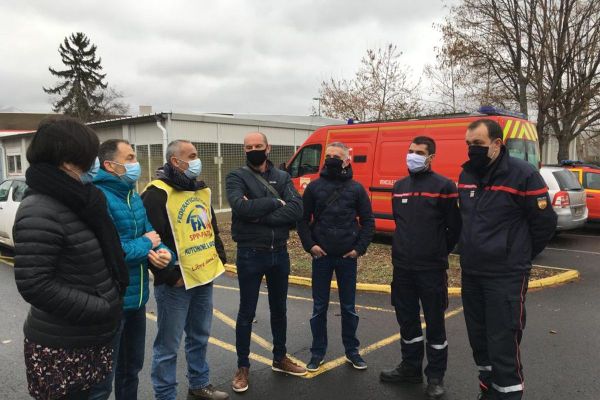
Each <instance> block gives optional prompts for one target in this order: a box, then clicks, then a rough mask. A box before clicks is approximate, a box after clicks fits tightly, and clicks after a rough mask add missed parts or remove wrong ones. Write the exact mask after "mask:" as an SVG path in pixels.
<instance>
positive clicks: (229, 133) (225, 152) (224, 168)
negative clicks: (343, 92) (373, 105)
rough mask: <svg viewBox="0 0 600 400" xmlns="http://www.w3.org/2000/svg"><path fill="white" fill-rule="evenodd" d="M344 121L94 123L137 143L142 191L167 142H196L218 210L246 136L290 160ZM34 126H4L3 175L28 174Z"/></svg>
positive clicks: (219, 117)
mask: <svg viewBox="0 0 600 400" xmlns="http://www.w3.org/2000/svg"><path fill="white" fill-rule="evenodd" d="M340 123H344V121H340V120H335V119H329V118H322V117H317V116H285V115H248V114H244V115H239V114H237V115H236V114H179V113H156V114H146V115H139V116H134V117H126V118H118V119H113V120H107V121H99V122H94V123H90V124H89V125H90V126H91V127H92V128H93V129H94V130H95V131H96V133H97V134H98V137H99V138H100V141H101V142H102V141H105V140H108V139H125V140H128V141H129V142H130V143H132V144H133V145H134V146H135V150H136V153H137V156H138V159H139V162H140V164H141V166H142V176H141V178H140V181H139V184H138V189H139V190H140V191H141V190H143V188H144V187H145V186H146V184H147V183H148V182H149V181H150V180H151V179H152V178H153V177H154V175H155V172H156V169H157V168H158V167H160V166H161V165H162V164H163V162H164V152H165V150H166V145H167V144H168V143H169V142H170V141H172V140H175V139H185V140H189V141H191V142H193V143H194V144H195V145H196V147H197V149H198V154H199V157H200V159H201V160H202V175H201V179H202V180H204V181H205V182H206V184H207V185H208V186H209V187H210V188H211V189H212V191H213V204H214V207H215V209H227V208H228V207H229V206H228V204H227V199H226V196H225V177H226V176H227V174H228V173H229V172H230V171H231V170H233V169H235V168H237V167H239V166H241V165H244V163H245V155H244V150H243V138H244V135H246V134H247V133H248V132H253V131H260V132H263V133H264V134H265V135H267V137H268V139H269V144H271V145H272V150H271V155H270V159H271V161H273V163H274V164H275V165H278V164H279V163H282V162H284V161H287V160H289V158H290V157H291V156H292V155H293V154H294V152H295V151H296V149H297V148H298V147H299V146H300V145H301V144H302V143H303V142H304V141H305V140H306V138H307V137H308V136H309V135H310V134H311V133H312V132H313V131H314V130H316V129H317V128H319V127H321V126H324V125H333V124H340ZM32 136H33V132H32V131H0V152H2V154H5V155H6V156H5V157H2V160H3V166H4V168H2V175H3V176H2V178H6V177H7V176H12V175H23V174H24V173H25V170H26V169H27V167H28V164H27V160H26V157H25V153H26V150H27V147H28V146H29V143H30V141H31V137H32Z"/></svg>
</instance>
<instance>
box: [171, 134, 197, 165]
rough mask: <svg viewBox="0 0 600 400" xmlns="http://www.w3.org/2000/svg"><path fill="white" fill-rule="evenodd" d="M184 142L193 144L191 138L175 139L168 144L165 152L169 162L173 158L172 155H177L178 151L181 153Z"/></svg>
mask: <svg viewBox="0 0 600 400" xmlns="http://www.w3.org/2000/svg"><path fill="white" fill-rule="evenodd" d="M183 143H189V144H192V142H190V141H189V140H183V139H178V140H173V141H172V142H171V143H169V145H168V146H167V151H166V153H165V157H166V159H167V162H169V161H170V160H171V157H177V153H179V149H180V147H181V145H182V144H183Z"/></svg>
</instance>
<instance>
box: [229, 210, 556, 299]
mask: <svg viewBox="0 0 600 400" xmlns="http://www.w3.org/2000/svg"><path fill="white" fill-rule="evenodd" d="M219 228H220V230H221V239H223V242H224V244H225V249H226V251H227V260H228V262H229V263H231V264H235V256H236V243H235V242H234V241H233V240H232V239H231V223H230V222H229V221H222V222H221V221H220V222H219ZM391 243H392V241H391V236H389V235H377V236H376V237H375V239H374V240H373V242H372V243H371V245H370V246H369V249H368V250H367V254H365V255H364V256H363V257H361V258H359V260H358V282H361V283H377V284H383V285H389V284H390V282H391V281H392V268H393V267H392V245H391ZM288 251H289V253H290V261H291V271H292V275H296V276H303V277H307V278H310V277H311V272H312V259H311V257H310V255H309V254H308V253H306V252H305V251H304V249H303V248H302V244H301V242H300V238H299V237H298V234H297V233H296V232H294V231H292V232H290V240H289V241H288ZM449 261H450V268H449V269H448V286H450V287H460V265H459V260H458V256H456V255H454V254H451V255H450V260H449ZM560 272H562V271H561V270H556V269H548V268H538V267H533V269H532V270H531V278H530V280H536V279H541V278H546V277H549V276H552V275H556V274H558V273H560Z"/></svg>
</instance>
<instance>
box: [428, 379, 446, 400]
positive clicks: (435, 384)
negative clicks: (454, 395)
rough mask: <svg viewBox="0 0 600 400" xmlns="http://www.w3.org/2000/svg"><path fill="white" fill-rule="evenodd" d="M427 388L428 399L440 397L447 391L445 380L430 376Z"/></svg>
mask: <svg viewBox="0 0 600 400" xmlns="http://www.w3.org/2000/svg"><path fill="white" fill-rule="evenodd" d="M427 381H428V382H427V390H425V395H427V398H428V399H440V398H441V397H442V396H443V395H444V393H446V391H445V390H444V381H443V380H442V379H440V378H429V379H428V380H427Z"/></svg>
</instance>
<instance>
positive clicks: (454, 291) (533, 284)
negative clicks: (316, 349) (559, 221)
mask: <svg viewBox="0 0 600 400" xmlns="http://www.w3.org/2000/svg"><path fill="white" fill-rule="evenodd" d="M535 267H538V268H546V269H555V270H560V271H563V272H561V273H560V274H556V275H554V276H549V277H547V278H542V279H536V280H534V281H530V282H529V290H539V289H543V288H547V287H550V286H558V285H563V284H565V283H568V282H572V281H576V280H578V279H579V271H577V270H575V269H565V268H554V267H547V266H544V265H535ZM225 271H227V272H230V273H232V274H237V267H236V266H235V265H234V264H225ZM288 281H289V283H291V284H293V285H298V286H312V279H310V278H305V277H303V276H295V275H290V277H289V280H288ZM331 287H332V288H333V289H337V288H338V286H337V281H335V280H332V281H331ZM356 290H359V291H361V292H374V293H386V294H390V293H391V288H390V285H381V284H376V283H357V284H356ZM460 293H461V290H460V288H459V287H449V288H448V295H449V296H460Z"/></svg>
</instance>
